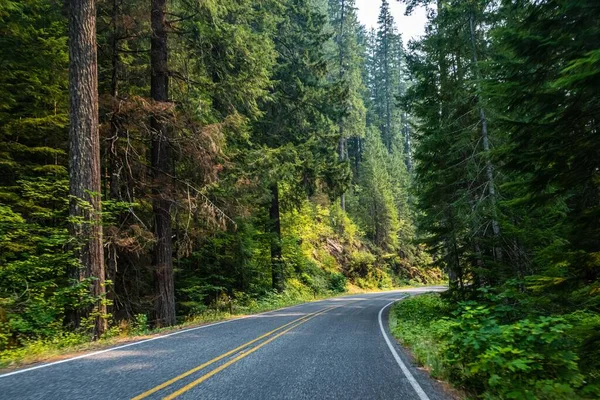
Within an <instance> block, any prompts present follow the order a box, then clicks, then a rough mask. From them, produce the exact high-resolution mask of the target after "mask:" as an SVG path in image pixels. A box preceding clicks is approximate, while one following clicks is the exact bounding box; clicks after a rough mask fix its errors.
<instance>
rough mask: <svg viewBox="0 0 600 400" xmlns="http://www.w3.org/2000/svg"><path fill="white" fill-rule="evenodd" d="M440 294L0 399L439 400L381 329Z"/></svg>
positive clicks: (232, 339) (192, 344)
mask: <svg viewBox="0 0 600 400" xmlns="http://www.w3.org/2000/svg"><path fill="white" fill-rule="evenodd" d="M440 289H441V288H424V289H411V290H408V291H394V292H385V293H373V294H364V295H363V294H361V295H351V296H344V297H338V298H332V299H328V300H323V301H318V302H312V303H306V304H302V305H298V306H294V307H289V308H285V309H281V310H277V311H272V312H268V313H263V314H258V315H252V316H248V317H244V318H239V319H235V320H230V321H225V322H221V323H216V324H211V325H205V326H202V327H197V328H192V329H188V330H184V331H178V332H176V333H174V334H170V335H165V336H159V337H155V338H152V339H150V340H145V341H140V342H136V343H130V344H126V345H123V346H117V347H114V348H111V349H107V350H102V351H99V352H95V353H90V354H85V355H83V356H80V357H76V358H74V359H68V360H62V361H59V362H55V363H48V364H40V365H36V366H34V367H31V368H26V369H23V370H19V371H14V372H10V373H7V374H4V375H0V399H61V400H68V399H136V400H137V399H140V400H141V399H149V400H150V399H173V398H178V399H244V400H248V399H261V400H262V399H319V400H321V399H407V400H412V399H415V400H427V399H430V400H442V399H448V398H449V397H448V396H447V395H446V394H444V393H443V391H441V390H440V388H439V386H438V384H437V383H435V382H434V381H433V380H432V379H431V378H429V377H428V376H427V375H426V374H425V373H423V372H422V371H420V370H418V369H416V368H415V367H414V366H413V365H411V362H410V361H409V360H408V359H407V357H406V356H405V355H404V353H403V352H402V350H401V349H400V348H399V347H398V346H397V344H396V341H395V340H394V339H393V338H392V337H391V335H390V333H389V331H388V322H387V312H388V310H389V304H390V303H391V302H393V301H395V300H397V299H400V298H403V297H405V296H408V295H413V294H417V293H422V292H424V291H428V290H440ZM386 306H388V307H386Z"/></svg>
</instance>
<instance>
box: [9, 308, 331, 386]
mask: <svg viewBox="0 0 600 400" xmlns="http://www.w3.org/2000/svg"><path fill="white" fill-rule="evenodd" d="M327 300H330V299H323V300H317V301H313V302H308V303H302V304H296V305H293V306H289V307H283V308H278V309H275V310H270V311H264V312H261V313H258V314H250V315H244V316H242V317H237V318H232V319H228V320H226V321H220V322H213V323H212V324H208V325H201V326H196V327H194V328H187V329H182V330H179V331H177V332H172V333H167V334H164V335H161V334H158V336H155V337H153V338H150V339H144V340H139V341H136V342H133V343H127V344H124V345H121V346H115V347H111V348H109V349H104V350H99V351H94V352H91V353H86V354H82V355H80V356H76V357H70V358H65V359H64V360H59V361H53V362H49V363H45V364H40V365H36V366H35V367H29V368H23V369H19V370H17V371H12V372H7V373H5V374H0V378H6V377H9V376H12V375H17V374H22V373H24V372H29V371H33V370H36V369H40V368H46V367H51V366H53V365H58V364H62V363H66V362H70V361H75V360H81V359H82V358H88V357H93V356H97V355H99V354H104V353H108V352H110V351H114V350H119V349H124V348H125V347H130V346H136V345H138V344H142V343H148V342H152V341H154V340H159V339H164V338H167V337H170V336H175V335H179V334H181V333H186V332H192V331H196V330H198V329H204V328H210V327H211V326H215V325H221V324H226V323H228V322H234V321H239V320H242V319H247V318H254V317H256V316H258V315H263V314H268V313H272V312H277V311H281V310H287V309H288V308H294V307H298V306H302V305H306V304H315V303H320V302H322V301H327Z"/></svg>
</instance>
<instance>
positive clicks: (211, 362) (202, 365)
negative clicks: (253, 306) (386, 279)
mask: <svg viewBox="0 0 600 400" xmlns="http://www.w3.org/2000/svg"><path fill="white" fill-rule="evenodd" d="M332 308H335V307H328V308H325V309H323V310H319V311H315V312H313V313H310V314H306V315H304V316H302V317H300V318H298V319H295V320H293V321H291V322H288V323H287V324H285V325H282V326H280V327H278V328H275V329H273V330H272V331H269V332H267V333H265V334H263V335H261V336H259V337H257V338H256V339H253V340H251V341H249V342H246V343H244V344H242V345H240V346H238V347H236V348H235V349H233V350H229V351H228V352H226V353H223V354H221V355H220V356H218V357H215V358H213V359H212V360H210V361H207V362H205V363H204V364H200V365H198V366H197V367H195V368H192V369H190V370H189V371H186V372H184V373H183V374H181V375H177V376H176V377H174V378H172V379H169V380H168V381H166V382H164V383H161V384H160V385H158V386H156V387H153V388H152V389H150V390H148V391H146V392H144V393H142V394H140V395H138V396H135V397H134V398H132V399H131V400H141V399H144V398H146V397H148V396H150V395H151V394H154V393H156V392H158V391H159V390H161V389H164V388H166V387H167V386H169V385H172V384H173V383H175V382H177V381H179V380H181V379H183V378H185V377H187V376H190V375H191V374H193V373H195V372H198V371H200V370H201V369H203V368H206V367H208V366H209V365H211V364H213V363H215V362H217V361H219V360H222V359H223V358H225V357H228V356H230V355H232V354H234V353H236V352H238V351H240V350H242V349H244V348H245V347H248V346H250V345H251V344H253V343H256V342H258V341H259V340H262V339H264V338H266V337H267V336H270V335H272V334H274V333H275V332H277V331H280V330H282V329H284V328H286V327H288V326H290V325H292V324H294V323H296V322H299V321H302V320H303V319H306V318H312V317H313V316H315V315H317V314H319V313H321V312H324V311H327V310H330V309H332ZM244 354H249V353H244Z"/></svg>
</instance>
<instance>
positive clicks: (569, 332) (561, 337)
mask: <svg viewBox="0 0 600 400" xmlns="http://www.w3.org/2000/svg"><path fill="white" fill-rule="evenodd" d="M448 300H449V299H444V298H443V297H442V296H440V295H433V294H431V295H423V296H417V297H414V298H410V299H407V300H403V301H402V302H400V303H399V304H397V305H396V306H395V307H394V309H393V313H392V315H393V317H394V318H391V323H392V329H393V332H394V334H395V335H396V336H397V337H398V338H399V339H400V340H402V342H403V343H404V344H406V345H407V346H409V347H410V348H411V349H412V350H413V352H414V353H415V356H416V357H417V360H418V361H419V362H420V363H422V364H424V365H427V366H429V367H430V368H432V373H433V374H434V376H438V377H440V378H444V379H449V380H451V381H452V382H453V383H455V384H457V385H459V386H461V387H462V388H464V389H466V390H467V391H468V392H472V393H475V394H477V395H478V396H480V397H482V398H490V399H491V398H503V399H508V398H514V399H570V398H588V396H592V397H593V394H594V393H596V391H597V383H596V382H597V373H598V372H597V371H598V369H597V365H596V366H594V364H593V363H592V364H589V363H587V362H584V359H586V358H587V357H589V356H588V355H587V354H586V353H588V352H589V351H590V349H592V348H593V347H588V345H589V344H590V343H592V342H593V341H594V340H596V339H594V337H595V334H592V333H591V330H592V329H595V328H592V327H594V326H595V327H597V325H596V324H597V323H598V321H597V316H595V315H594V316H592V315H589V314H585V313H576V314H574V315H566V316H564V317H562V316H544V315H532V316H526V314H525V312H526V307H523V308H522V309H520V311H518V310H517V312H515V311H516V310H515V309H514V308H513V307H511V306H509V304H510V302H511V301H513V300H515V298H514V297H513V295H512V294H510V292H505V293H504V294H501V295H499V296H498V295H494V294H492V293H490V294H487V295H485V296H484V297H483V298H482V299H481V300H480V301H474V300H470V301H463V302H459V303H458V304H456V305H454V304H451V303H449V302H448ZM449 315H451V316H450V317H448V316H449ZM584 343H585V344H584ZM591 357H593V355H592V356H591ZM590 366H592V368H591V369H590Z"/></svg>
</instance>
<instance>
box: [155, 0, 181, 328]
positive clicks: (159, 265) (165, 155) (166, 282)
mask: <svg viewBox="0 0 600 400" xmlns="http://www.w3.org/2000/svg"><path fill="white" fill-rule="evenodd" d="M165 14H166V0H152V15H151V20H150V23H151V27H152V37H151V39H150V46H151V51H150V64H151V70H152V77H151V82H150V92H151V96H152V99H153V100H154V101H156V102H167V101H168V100H169V95H168V93H169V85H168V81H169V76H168V65H167V27H166V18H165ZM150 126H151V128H152V160H151V163H152V173H153V178H154V179H153V189H152V190H153V199H152V210H153V212H154V219H155V225H154V231H155V236H156V245H155V248H154V262H155V269H154V279H155V311H156V321H157V324H158V325H160V326H170V325H174V324H175V287H174V280H173V243H172V240H173V239H172V228H171V201H170V200H169V198H168V191H169V187H170V179H169V173H168V172H169V169H170V166H171V162H170V157H169V140H168V139H169V138H168V127H167V124H166V123H165V122H164V118H161V116H153V117H152V120H151V122H150Z"/></svg>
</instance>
